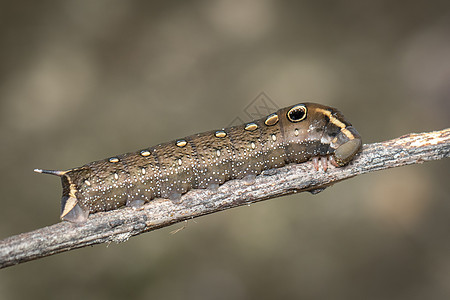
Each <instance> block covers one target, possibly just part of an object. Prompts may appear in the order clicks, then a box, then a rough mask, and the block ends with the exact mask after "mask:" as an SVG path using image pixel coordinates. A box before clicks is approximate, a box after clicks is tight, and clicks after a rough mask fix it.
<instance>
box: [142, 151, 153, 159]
mask: <svg viewBox="0 0 450 300" xmlns="http://www.w3.org/2000/svg"><path fill="white" fill-rule="evenodd" d="M150 154H151V153H150V151H148V150H142V151H141V155H142V156H144V157H146V156H150Z"/></svg>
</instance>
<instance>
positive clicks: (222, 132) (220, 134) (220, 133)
mask: <svg viewBox="0 0 450 300" xmlns="http://www.w3.org/2000/svg"><path fill="white" fill-rule="evenodd" d="M215 136H216V137H218V138H224V137H226V136H227V133H226V132H225V131H223V130H218V131H216V133H215Z"/></svg>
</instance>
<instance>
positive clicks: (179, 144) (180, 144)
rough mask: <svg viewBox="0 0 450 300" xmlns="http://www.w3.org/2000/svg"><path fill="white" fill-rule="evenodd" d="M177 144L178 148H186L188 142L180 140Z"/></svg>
mask: <svg viewBox="0 0 450 300" xmlns="http://www.w3.org/2000/svg"><path fill="white" fill-rule="evenodd" d="M176 144H177V146H178V147H184V146H186V144H187V142H186V140H178V141H177V143H176Z"/></svg>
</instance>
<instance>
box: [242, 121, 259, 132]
mask: <svg viewBox="0 0 450 300" xmlns="http://www.w3.org/2000/svg"><path fill="white" fill-rule="evenodd" d="M244 129H245V130H248V131H253V130H256V129H258V125H256V124H255V123H248V124H247V125H245V128H244Z"/></svg>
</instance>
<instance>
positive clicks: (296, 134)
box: [294, 128, 299, 136]
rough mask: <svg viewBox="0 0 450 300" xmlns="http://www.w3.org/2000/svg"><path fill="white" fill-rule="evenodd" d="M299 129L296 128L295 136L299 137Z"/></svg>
mask: <svg viewBox="0 0 450 300" xmlns="http://www.w3.org/2000/svg"><path fill="white" fill-rule="evenodd" d="M298 133H299V132H298V129H297V128H296V129H295V130H294V134H295V136H298Z"/></svg>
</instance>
